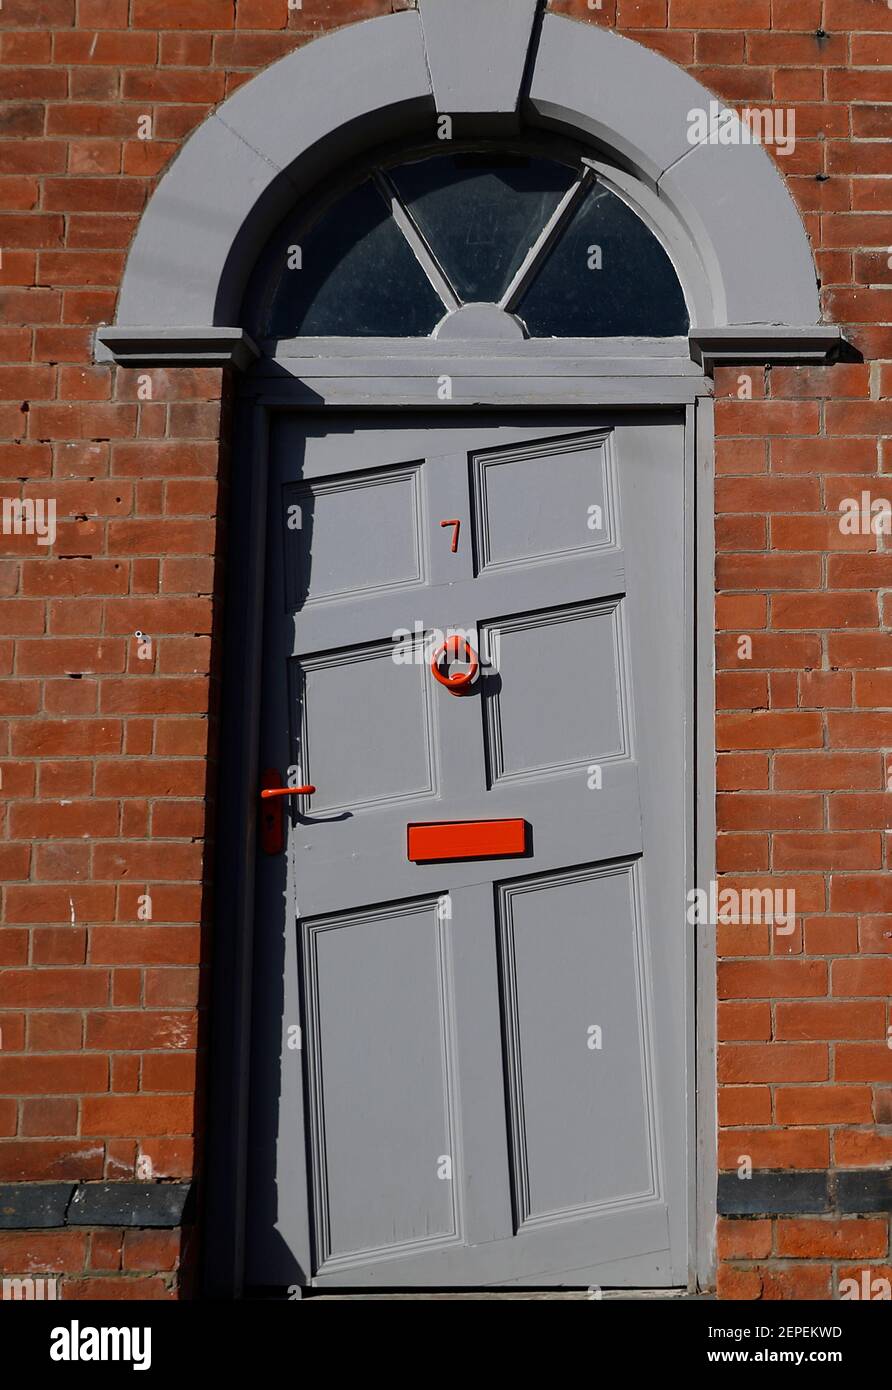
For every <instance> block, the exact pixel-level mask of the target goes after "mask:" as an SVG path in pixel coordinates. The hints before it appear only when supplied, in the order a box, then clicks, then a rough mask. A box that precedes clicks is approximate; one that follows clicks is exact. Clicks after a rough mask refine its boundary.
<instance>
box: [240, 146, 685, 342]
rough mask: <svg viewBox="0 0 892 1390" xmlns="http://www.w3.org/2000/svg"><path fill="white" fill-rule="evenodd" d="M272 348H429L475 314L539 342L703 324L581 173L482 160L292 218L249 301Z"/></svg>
mask: <svg viewBox="0 0 892 1390" xmlns="http://www.w3.org/2000/svg"><path fill="white" fill-rule="evenodd" d="M250 300H251V302H252V303H253V304H254V305H255V315H254V320H253V324H252V326H253V329H254V331H255V332H256V333H257V334H258V336H260V337H264V338H297V337H328V336H337V337H382V338H397V337H409V338H421V337H428V336H431V335H433V334H435V333H436V332H437V331H438V330H439V328H440V326H441V325H442V323H443V321H444V320H445V319H447V318H448V316H449V315H451V314H455V313H456V311H457V310H459V309H460V308H461V307H462V306H463V305H466V304H489V305H496V306H498V308H499V309H501V310H502V311H503V312H504V313H505V314H506V315H512V316H513V317H514V319H515V320H516V321H517V322H518V323H519V325H521V326H522V330H521V329H520V328H519V330H518V331H523V332H525V334H526V335H527V336H528V337H530V338H605V337H645V336H646V337H674V336H678V335H683V334H686V333H687V331H688V328H689V326H690V319H689V314H688V309H687V305H686V303H685V296H684V291H683V290H682V287H681V283H680V281H679V278H678V275H677V273H676V270H675V267H674V266H673V264H672V261H671V260H670V258H669V255H668V253H667V251H666V249H665V248H664V246H663V244H662V242H661V241H660V239H659V238H658V236H657V235H656V233H655V232H654V231H653V230H652V229H651V227H650V226H649V225H648V224H647V223H646V222H645V221H644V220H643V218H642V217H641V216H640V215H639V213H638V212H636V211H635V210H634V209H633V208H632V206H631V205H630V204H629V203H628V202H626V201H625V200H624V199H623V198H622V197H620V196H619V195H618V194H617V193H615V192H613V191H612V190H611V189H610V188H608V187H607V186H606V185H605V184H604V183H603V182H601V181H600V179H599V177H598V175H597V174H596V173H595V172H594V170H593V169H592V168H591V166H590V165H588V164H587V163H586V162H585V161H584V160H582V159H580V160H578V161H577V162H575V163H570V162H564V161H562V160H557V159H553V158H550V157H543V156H541V155H532V154H530V155H519V154H506V153H503V152H502V151H495V150H487V151H481V150H475V151H465V152H451V153H449V154H432V155H426V156H421V157H418V158H416V159H412V160H409V161H408V162H403V163H399V164H395V165H393V164H392V165H389V166H387V167H385V166H383V165H382V166H379V167H377V168H372V169H370V170H369V171H368V173H367V175H366V176H365V177H364V178H363V179H362V180H361V181H360V182H359V183H357V184H355V185H354V187H353V188H351V189H350V190H349V191H348V192H346V193H344V192H340V193H339V194H338V196H336V197H331V196H329V197H328V198H327V199H325V198H323V199H322V200H320V202H319V203H318V204H317V205H316V207H314V208H311V207H307V206H305V207H303V208H301V209H298V210H297V211H296V212H294V213H293V214H291V216H289V217H288V218H287V219H286V220H285V222H284V223H283V224H282V226H281V227H280V228H279V229H278V230H277V232H276V233H275V235H274V236H273V237H272V238H271V240H270V242H269V244H268V245H267V248H266V250H265V252H264V253H263V255H262V257H261V259H260V262H259V264H258V268H257V271H256V272H255V276H254V279H253V282H252V290H251V295H250Z"/></svg>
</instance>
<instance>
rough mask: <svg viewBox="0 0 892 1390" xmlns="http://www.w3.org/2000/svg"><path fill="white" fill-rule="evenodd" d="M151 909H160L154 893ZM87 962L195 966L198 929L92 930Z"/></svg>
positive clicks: (169, 927)
mask: <svg viewBox="0 0 892 1390" xmlns="http://www.w3.org/2000/svg"><path fill="white" fill-rule="evenodd" d="M152 907H153V910H154V909H155V908H156V907H160V904H159V903H158V902H157V901H156V895H155V893H154V892H153V894H152ZM90 960H91V962H92V963H93V964H94V965H122V964H126V963H128V962H133V963H135V964H138V965H177V964H196V965H197V964H198V963H199V962H200V960H201V934H200V931H199V928H198V927H197V926H187V927H178V926H161V927H156V926H151V927H143V926H127V927H94V928H93V929H92V931H91V933H90Z"/></svg>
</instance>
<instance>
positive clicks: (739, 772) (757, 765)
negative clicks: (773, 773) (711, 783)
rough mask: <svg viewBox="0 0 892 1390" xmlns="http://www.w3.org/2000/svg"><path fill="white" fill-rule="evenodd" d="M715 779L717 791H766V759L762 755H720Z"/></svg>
mask: <svg viewBox="0 0 892 1390" xmlns="http://www.w3.org/2000/svg"><path fill="white" fill-rule="evenodd" d="M716 778H717V786H718V790H719V791H747V790H753V791H757V790H764V789H767V787H768V758H767V756H766V755H765V754H764V753H720V754H719V755H718V757H717V758H716Z"/></svg>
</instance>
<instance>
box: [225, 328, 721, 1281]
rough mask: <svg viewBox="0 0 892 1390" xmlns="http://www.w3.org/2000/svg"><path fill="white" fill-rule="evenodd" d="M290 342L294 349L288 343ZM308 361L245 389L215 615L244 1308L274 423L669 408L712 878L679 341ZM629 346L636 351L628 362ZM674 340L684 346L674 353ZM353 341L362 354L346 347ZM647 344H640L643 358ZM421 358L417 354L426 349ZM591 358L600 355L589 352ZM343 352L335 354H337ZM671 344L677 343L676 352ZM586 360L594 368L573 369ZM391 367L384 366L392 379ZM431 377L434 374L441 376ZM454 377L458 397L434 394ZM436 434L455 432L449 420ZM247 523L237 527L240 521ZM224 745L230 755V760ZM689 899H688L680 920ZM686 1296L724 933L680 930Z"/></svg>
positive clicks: (709, 564)
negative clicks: (401, 412)
mask: <svg viewBox="0 0 892 1390" xmlns="http://www.w3.org/2000/svg"><path fill="white" fill-rule="evenodd" d="M288 346H289V348H290V347H291V346H292V345H288ZM322 346H323V345H322V344H314V345H313V347H314V348H315V349H317V350H316V351H314V352H313V354H312V356H307V357H300V358H299V357H287V356H280V357H278V358H275V359H273V358H267V359H264V360H262V361H261V362H258V363H257V364H256V366H255V367H254V368H253V369H252V370H251V371H250V372H249V373H247V374H246V375H245V376H243V377H242V378H241V379H240V380H239V382H238V385H237V388H236V391H235V397H236V399H235V402H234V405H235V415H234V427H233V436H232V457H233V466H232V469H231V488H230V498H229V518H230V519H229V525H228V528H227V529H228V536H229V541H228V555H227V569H226V575H227V581H226V586H225V588H226V595H225V603H224V621H223V653H222V656H223V664H222V687H221V688H222V698H221V729H220V778H219V802H218V805H219V810H218V815H217V825H216V846H217V851H216V863H217V868H216V873H215V901H216V904H217V907H216V911H215V916H214V928H213V941H214V946H213V961H212V985H211V999H212V1012H211V1033H210V1055H209V1067H208V1087H207V1090H208V1124H207V1131H206V1148H205V1165H204V1174H205V1177H204V1184H203V1188H204V1200H203V1204H202V1227H203V1229H202V1246H203V1274H202V1291H203V1294H204V1296H205V1297H210V1298H229V1299H231V1298H239V1297H241V1296H242V1293H243V1287H244V1266H245V1222H246V1199H247V1183H248V1176H249V1174H248V1158H249V1146H250V1134H249V1116H250V1084H249V1074H250V1051H251V1037H252V1031H251V993H252V973H253V922H254V868H255V856H256V810H257V805H258V797H257V788H258V786H259V780H260V769H259V740H258V736H257V735H258V729H259V719H260V698H261V667H262V662H261V644H262V640H263V622H264V597H265V595H264V588H265V583H264V581H265V564H264V560H265V548H266V530H267V515H268V514H267V478H268V443H269V424H270V416H271V414H272V413H273V412H276V411H281V410H286V409H287V410H288V411H289V412H291V411H294V410H305V411H312V412H313V413H317V412H319V411H320V410H322V411H325V412H327V411H329V410H330V411H331V413H332V423H333V424H334V423H335V422H336V421H337V420H338V418H339V416H340V415H341V414H343V413H344V412H345V411H347V410H349V412H350V414H351V415H353V414H356V413H364V412H365V411H368V412H369V413H370V414H373V413H374V411H375V408H376V407H377V408H378V409H381V408H386V409H387V410H388V412H390V411H392V410H394V409H400V408H403V409H411V410H412V411H413V412H417V411H419V410H429V411H430V413H431V415H432V416H433V415H436V414H443V415H444V416H445V417H446V419H448V416H449V414H450V413H456V412H458V411H460V412H461V413H462V414H463V415H465V414H467V413H469V412H472V411H474V412H476V411H479V412H480V413H481V415H484V414H491V413H492V412H494V411H498V410H506V409H509V408H510V409H511V410H512V411H518V410H522V409H524V408H526V409H529V410H536V411H539V412H541V411H548V410H554V411H555V412H558V411H560V412H562V413H564V414H566V413H567V411H568V410H578V411H579V412H580V415H581V416H582V415H584V414H586V413H589V412H591V411H595V410H599V409H605V408H608V407H609V408H611V409H613V410H615V409H628V410H630V411H647V410H653V409H659V408H663V409H665V408H666V407H667V406H669V407H675V408H677V409H678V410H679V413H680V414H681V413H683V414H684V417H685V503H684V505H685V552H686V553H685V577H686V589H687V592H686V594H685V628H686V632H687V637H688V644H689V661H688V663H687V670H688V680H687V687H688V688H687V691H686V704H687V707H688V710H689V713H690V720H689V722H688V727H687V734H686V740H687V742H686V750H685V751H686V761H687V765H688V767H689V769H690V778H689V781H688V785H687V786H686V788H685V794H686V800H687V804H688V815H687V826H686V841H687V854H686V858H687V864H686V879H687V883H688V885H689V886H690V887H694V886H697V885H699V886H702V885H703V884H708V883H710V882H712V881H713V880H714V879H715V875H716V857H715V855H716V843H715V841H716V815H715V681H714V640H715V626H714V607H715V599H714V578H713V576H714V557H715V535H714V531H715V527H714V500H713V499H714V474H715V468H714V422H713V401H712V390H713V387H712V382H711V381H710V380H709V379H708V378H707V377H705V376H703V375H701V373H700V372H699V371H698V370H697V369H696V368H695V367H694V366H693V364H692V363H691V361H690V358H689V356H688V354H687V344H686V341H685V343H684V347H683V349H682V351H678V350H677V348H676V345H675V344H674V342H673V341H672V340H669V342H668V343H664V344H661V345H659V346H658V345H657V344H652V345H651V344H648V345H647V347H646V349H645V350H646V351H647V352H648V355H647V356H646V357H644V356H642V357H624V358H622V359H621V360H620V361H618V360H617V358H616V357H615V356H612V355H611V354H605V352H604V347H603V345H601V346H600V348H599V346H598V345H595V344H592V343H588V344H586V345H585V348H584V349H583V346H582V344H573V343H571V344H568V343H555V344H554V345H552V344H551V343H550V342H549V343H547V344H546V343H542V344H537V345H536V346H537V349H538V350H537V352H536V353H535V355H534V354H533V353H531V352H530V351H529V348H530V347H531V346H532V345H531V344H527V345H526V346H527V351H526V352H524V353H523V355H522V356H519V355H518V356H517V357H511V358H502V357H501V353H504V351H505V349H504V345H499V350H498V352H497V353H488V352H487V350H486V349H487V346H490V347H491V346H493V345H484V344H469V343H465V344H458V343H456V344H452V345H450V347H449V349H448V350H446V351H444V347H443V346H442V345H441V346H439V347H438V346H437V345H436V344H430V343H423V344H417V345H413V346H412V349H411V356H410V355H409V353H407V351H406V349H407V347H408V346H409V345H408V344H406V343H405V342H403V343H401V344H400V352H399V353H393V356H392V357H391V356H390V355H388V360H387V362H386V365H385V364H382V360H381V358H380V357H378V356H376V357H374V358H373V357H371V356H358V355H355V353H354V354H353V355H344V353H343V351H342V352H338V351H337V350H336V348H337V345H334V344H325V345H324V346H325V348H327V349H328V351H320V350H319V349H320V348H322ZM630 346H631V344H627V345H626V349H627V351H628V349H629V347H630ZM679 346H680V345H679ZM354 347H355V345H354ZM641 347H642V345H641V343H640V340H639V342H638V343H636V344H635V348H636V349H637V350H638V351H641ZM419 348H420V349H421V352H419V351H418V349H419ZM593 348H594V351H593ZM333 349H334V350H333ZM673 349H675V350H673ZM583 355H584V357H585V358H586V359H587V360H580V359H581V358H583ZM382 366H383V370H382ZM438 368H439V370H437V369H438ZM442 375H448V376H449V377H450V379H451V382H452V388H453V397H452V399H450V400H448V401H441V400H439V399H438V397H437V393H436V390H435V389H433V388H435V387H436V382H437V380H438V379H439V378H440V377H441V376H442ZM444 423H446V421H445V420H444ZM235 519H237V526H236V524H235ZM224 752H225V757H224V756H223V754H224ZM683 910H684V905H683V904H679V912H682V911H683ZM685 942H686V958H687V959H686V979H687V982H688V987H689V994H688V998H689V999H690V1000H691V1001H692V1003H693V1008H692V1009H689V1012H688V1018H687V1024H686V1030H687V1037H686V1053H687V1063H688V1082H689V1091H688V1116H687V1120H688V1123H687V1136H688V1154H687V1167H688V1251H689V1253H688V1289H689V1291H690V1292H695V1291H697V1290H698V1289H704V1288H709V1287H711V1286H712V1285H713V1284H714V1278H715V1248H714V1245H715V1223H716V1200H715V1193H716V1181H717V1153H716V1143H717V1127H716V1067H715V1039H716V949H715V929H714V928H713V927H711V926H709V927H704V926H701V927H698V928H696V934H691V933H687V934H686V936H685Z"/></svg>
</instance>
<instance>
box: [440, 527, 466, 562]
mask: <svg viewBox="0 0 892 1390" xmlns="http://www.w3.org/2000/svg"><path fill="white" fill-rule="evenodd" d="M440 525H441V526H452V527H454V528H455V529H454V530H453V532H452V545H451V546H450V549H451V551H452V553H453V555H454V554H455V552H456V551H457V550H458V533H459V531H460V530H461V521H441V522H440Z"/></svg>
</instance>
